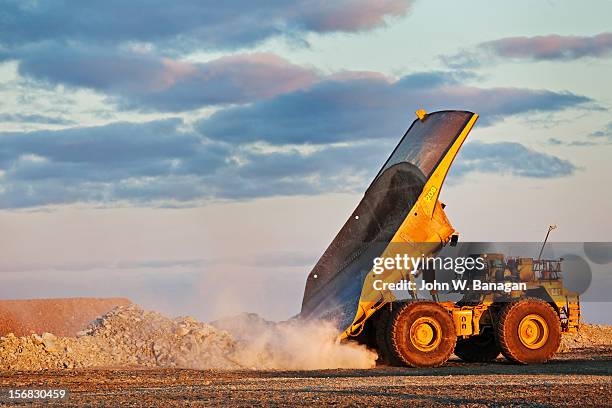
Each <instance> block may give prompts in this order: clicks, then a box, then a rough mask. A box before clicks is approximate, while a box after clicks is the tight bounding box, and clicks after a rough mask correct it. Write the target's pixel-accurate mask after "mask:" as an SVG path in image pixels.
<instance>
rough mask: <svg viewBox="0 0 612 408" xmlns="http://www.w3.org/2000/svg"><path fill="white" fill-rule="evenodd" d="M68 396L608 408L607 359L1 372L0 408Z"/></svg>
mask: <svg viewBox="0 0 612 408" xmlns="http://www.w3.org/2000/svg"><path fill="white" fill-rule="evenodd" d="M15 388H18V389H36V388H46V389H53V388H55V389H58V388H62V389H67V390H68V391H69V395H68V397H67V399H65V400H62V401H55V403H56V404H58V405H59V404H65V403H67V404H70V405H80V406H83V405H84V406H125V405H133V406H151V407H153V406H158V407H169V406H223V407H253V406H273V407H290V406H312V405H317V406H337V407H371V406H419V407H420V406H424V407H455V406H460V407H556V406H581V407H605V406H610V400H611V399H612V391H611V390H612V354H611V353H600V352H598V353H596V354H593V353H590V352H588V351H582V352H575V353H572V354H568V353H565V354H562V355H561V357H560V358H557V359H555V360H553V361H550V362H548V363H547V364H543V365H530V366H519V365H513V364H508V363H506V362H505V361H503V360H499V361H497V362H495V363H491V364H465V363H461V362H459V361H456V360H455V361H450V362H449V363H448V364H447V365H445V366H444V367H439V368H435V369H411V368H391V367H377V368H374V369H367V370H361V369H352V370H345V369H344V370H342V369H341V370H310V371H279V370H272V371H269V370H268V371H266V370H247V371H244V370H240V371H236V370H221V371H219V370H186V369H182V370H181V369H144V370H143V369H141V370H134V369H132V370H128V369H125V368H121V369H113V370H111V369H103V370H102V369H95V370H94V369H88V370H84V369H76V370H49V371H42V372H31V371H30V372H23V371H0V390H2V391H0V404H2V403H11V404H20V405H22V406H33V405H36V404H38V405H47V404H48V401H36V404H33V403H32V401H15V400H14V399H13V400H10V399H9V398H8V389H15Z"/></svg>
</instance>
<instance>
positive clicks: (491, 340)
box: [455, 332, 500, 363]
mask: <svg viewBox="0 0 612 408" xmlns="http://www.w3.org/2000/svg"><path fill="white" fill-rule="evenodd" d="M499 353H500V349H499V345H498V344H497V340H496V339H495V335H494V334H493V333H491V332H489V333H484V334H479V335H476V336H471V337H468V338H467V339H457V345H456V346H455V355H456V356H457V357H459V358H460V359H462V360H463V361H467V362H468V363H486V362H489V361H493V360H495V359H496V358H497V356H499Z"/></svg>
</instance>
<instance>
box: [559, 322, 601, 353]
mask: <svg viewBox="0 0 612 408" xmlns="http://www.w3.org/2000/svg"><path fill="white" fill-rule="evenodd" d="M585 348H590V349H610V348H612V326H605V325H600V324H582V325H581V326H580V329H579V330H578V333H572V334H566V335H564V336H563V337H562V338H561V346H560V347H559V352H562V353H563V352H572V351H575V350H579V349H585Z"/></svg>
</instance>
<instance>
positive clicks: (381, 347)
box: [376, 306, 405, 367]
mask: <svg viewBox="0 0 612 408" xmlns="http://www.w3.org/2000/svg"><path fill="white" fill-rule="evenodd" d="M390 321H391V311H390V310H389V308H388V307H387V306H385V307H384V308H383V309H381V310H379V311H378V312H377V318H376V345H377V347H378V361H379V362H380V363H382V364H388V365H391V366H394V367H402V366H405V364H404V362H403V361H402V360H401V359H399V358H398V357H397V355H396V354H395V353H394V352H393V350H392V349H391V345H390V343H389V323H390Z"/></svg>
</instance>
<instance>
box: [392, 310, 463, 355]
mask: <svg viewBox="0 0 612 408" xmlns="http://www.w3.org/2000/svg"><path fill="white" fill-rule="evenodd" d="M388 330H389V332H388V336H389V343H390V346H391V350H392V352H393V353H394V354H396V355H397V357H399V358H400V359H401V360H402V361H403V362H404V363H405V364H407V365H409V366H412V367H437V366H439V365H442V364H444V363H445V362H446V361H447V360H448V358H449V357H450V355H451V354H452V353H453V350H454V348H455V343H456V342H457V335H456V332H455V325H454V323H453V319H452V318H451V317H450V315H449V314H448V312H447V311H446V309H444V308H443V307H442V306H440V305H439V304H437V303H434V302H412V303H405V304H403V305H398V307H397V308H396V309H395V310H394V311H393V314H392V315H391V320H390V322H389V329H388Z"/></svg>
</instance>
